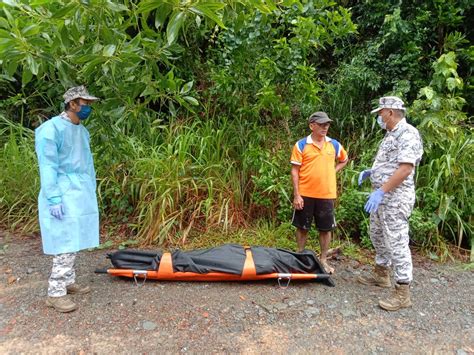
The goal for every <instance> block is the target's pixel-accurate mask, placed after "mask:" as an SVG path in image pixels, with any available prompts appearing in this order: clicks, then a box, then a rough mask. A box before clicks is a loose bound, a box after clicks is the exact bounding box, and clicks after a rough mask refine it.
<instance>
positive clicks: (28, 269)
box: [0, 235, 474, 355]
mask: <svg viewBox="0 0 474 355" xmlns="http://www.w3.org/2000/svg"><path fill="white" fill-rule="evenodd" d="M5 244H8V247H5ZM0 251H1V253H0V314H1V318H0V353H2V354H16V353H35V354H38V353H48V354H49V353H81V354H84V353H87V354H88V353H98V354H111V353H127V354H129V353H162V352H171V353H178V352H193V353H195V352H206V353H223V352H226V353H235V352H247V353H262V352H263V353H290V352H291V353H307V352H316V353H341V354H345V353H347V354H349V353H370V354H377V353H380V354H381V353H420V354H421V353H451V354H457V355H463V354H469V353H474V277H473V276H474V273H473V272H472V271H462V270H461V268H460V267H459V266H456V265H453V264H449V265H446V264H445V265H438V264H433V263H431V262H428V261H426V260H424V259H422V258H419V257H418V258H415V259H416V261H415V274H414V277H415V281H414V283H413V287H412V293H413V302H414V306H413V307H412V308H410V309H405V310H402V311H399V312H395V313H389V312H386V311H383V310H381V309H379V308H378V307H377V306H376V303H377V301H378V299H380V298H381V297H384V296H386V295H388V294H389V291H388V290H385V289H379V288H375V287H363V286H362V285H359V284H357V283H356V281H355V278H356V277H357V275H359V274H360V273H361V272H364V270H365V269H366V267H365V266H361V265H359V263H358V262H356V261H353V260H350V259H346V258H344V257H343V258H340V259H339V260H337V261H336V262H335V265H336V268H337V274H336V276H335V277H334V281H335V283H336V287H332V288H331V287H327V286H325V285H323V284H320V283H291V284H290V286H289V287H288V288H286V289H282V288H279V287H278V285H277V284H276V282H273V281H269V282H252V283H184V282H166V283H164V282H153V281H148V282H146V283H145V284H144V285H143V286H135V284H134V282H133V281H131V280H124V279H119V278H113V277H110V276H108V275H97V274H94V270H95V269H96V268H99V267H103V266H109V263H108V261H107V260H106V259H105V254H106V253H107V252H106V251H94V252H84V253H81V254H79V257H78V258H77V271H78V272H77V273H78V280H79V281H80V282H81V283H85V284H89V285H91V286H92V287H93V292H92V293H90V294H88V295H85V296H74V300H75V301H76V302H77V303H78V304H79V306H80V308H79V309H78V310H77V311H76V312H73V313H70V314H60V313H57V312H55V311H53V310H51V309H49V308H47V307H46V306H45V305H44V299H45V297H46V289H47V277H48V275H49V272H50V264H51V259H50V258H49V257H47V256H44V255H43V254H42V250H41V243H40V240H39V239H38V238H28V239H19V238H13V237H6V236H5V235H3V236H0Z"/></svg>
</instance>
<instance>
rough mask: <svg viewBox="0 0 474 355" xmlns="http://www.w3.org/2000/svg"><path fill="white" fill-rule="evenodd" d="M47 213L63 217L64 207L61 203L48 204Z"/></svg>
mask: <svg viewBox="0 0 474 355" xmlns="http://www.w3.org/2000/svg"><path fill="white" fill-rule="evenodd" d="M49 213H50V214H51V216H53V217H54V218H57V219H63V216H64V208H63V204H62V203H58V204H57V205H52V206H49Z"/></svg>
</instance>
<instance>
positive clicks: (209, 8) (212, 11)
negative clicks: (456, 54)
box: [189, 3, 226, 28]
mask: <svg viewBox="0 0 474 355" xmlns="http://www.w3.org/2000/svg"><path fill="white" fill-rule="evenodd" d="M224 6H225V5H224V4H222V3H203V4H197V5H194V6H192V7H190V8H189V9H190V10H191V11H192V12H194V13H196V14H198V15H203V16H205V17H207V18H209V19H211V20H212V21H214V22H215V23H217V24H218V25H219V26H220V27H222V28H226V27H225V25H224V23H223V22H222V20H221V18H220V16H219V14H218V13H217V11H218V10H220V9H222V8H223V7H224Z"/></svg>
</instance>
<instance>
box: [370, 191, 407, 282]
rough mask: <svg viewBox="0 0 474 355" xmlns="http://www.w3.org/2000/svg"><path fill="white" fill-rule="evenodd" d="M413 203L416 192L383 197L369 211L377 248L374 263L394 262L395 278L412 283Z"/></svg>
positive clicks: (388, 264) (385, 264) (371, 228)
mask: <svg viewBox="0 0 474 355" xmlns="http://www.w3.org/2000/svg"><path fill="white" fill-rule="evenodd" d="M414 203H415V196H414V195H413V196H401V197H399V198H397V199H392V200H389V201H384V204H381V205H380V206H379V208H378V209H377V211H375V212H374V213H372V214H371V215H370V239H371V241H372V244H373V246H374V248H375V263H376V264H377V265H381V266H387V267H390V266H392V267H393V271H394V278H395V281H396V282H399V283H410V282H411V281H412V279H413V264H412V260H411V252H410V248H409V246H408V243H409V234H408V232H409V224H408V218H409V217H410V215H411V212H412V210H413V205H414Z"/></svg>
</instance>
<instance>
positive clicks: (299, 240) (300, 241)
mask: <svg viewBox="0 0 474 355" xmlns="http://www.w3.org/2000/svg"><path fill="white" fill-rule="evenodd" d="M307 240H308V231H307V230H305V229H301V228H297V229H296V244H297V246H298V253H301V252H302V251H303V250H304V247H305V245H306V241H307Z"/></svg>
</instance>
